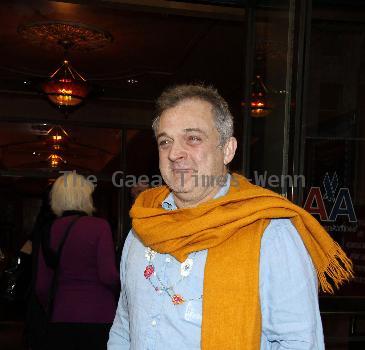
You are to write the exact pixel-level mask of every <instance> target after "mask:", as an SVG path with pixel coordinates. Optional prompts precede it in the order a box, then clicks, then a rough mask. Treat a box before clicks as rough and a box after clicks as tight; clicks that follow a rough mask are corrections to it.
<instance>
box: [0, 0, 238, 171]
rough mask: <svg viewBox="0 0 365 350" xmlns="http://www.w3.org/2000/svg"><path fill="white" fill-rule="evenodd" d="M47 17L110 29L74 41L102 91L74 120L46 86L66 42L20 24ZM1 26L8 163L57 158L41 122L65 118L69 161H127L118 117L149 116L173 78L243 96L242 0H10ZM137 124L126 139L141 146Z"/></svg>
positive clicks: (99, 164)
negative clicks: (226, 2) (93, 44)
mask: <svg viewBox="0 0 365 350" xmlns="http://www.w3.org/2000/svg"><path fill="white" fill-rule="evenodd" d="M83 3H84V4H83ZM227 18H229V19H230V20H227ZM45 22H47V23H48V22H62V23H69V24H77V25H81V26H85V27H88V28H94V29H97V30H101V31H104V32H107V33H108V34H110V36H111V38H112V40H111V42H110V43H108V44H107V45H105V46H104V47H102V48H100V49H95V50H91V51H82V50H73V49H71V50H70V52H69V58H70V61H71V63H72V65H73V66H74V68H76V69H77V70H78V71H79V72H80V73H82V74H83V75H84V76H85V77H86V79H87V80H88V81H89V83H91V84H92V85H93V86H94V91H97V94H94V96H93V98H91V99H90V100H88V101H87V102H86V104H85V105H84V106H82V107H81V108H79V109H78V110H77V111H75V112H74V113H72V114H71V115H70V116H69V118H68V120H65V119H64V115H62V114H61V113H60V112H59V111H57V110H56V109H55V108H54V107H52V106H51V105H50V103H48V102H47V100H46V98H45V97H44V96H42V95H41V94H40V93H39V91H40V89H39V87H40V82H42V81H43V80H44V79H46V78H47V77H48V76H49V75H50V73H52V72H53V71H55V69H56V68H58V67H59V66H60V64H61V62H62V60H63V49H62V48H61V47H58V46H57V45H56V46H52V45H49V44H48V43H47V41H45V42H43V43H41V44H40V43H36V44H34V43H32V42H31V41H29V40H26V39H24V37H23V36H22V35H21V34H20V28H21V27H22V26H27V25H29V24H34V23H45ZM0 33H1V34H0V48H1V52H2V53H3V54H2V55H1V56H0V104H1V106H2V108H0V122H1V121H3V122H2V123H1V124H0V169H2V170H3V171H6V170H8V169H17V170H19V171H23V172H24V171H27V170H34V169H43V170H44V169H47V167H49V164H48V162H47V158H48V157H49V155H50V145H49V142H48V141H47V136H45V135H44V134H43V135H42V132H41V129H42V127H40V126H42V125H43V124H46V125H45V126H44V129H48V130H49V129H50V128H51V127H52V125H58V124H62V125H63V127H64V128H65V129H67V130H68V132H69V134H70V137H69V138H67V140H66V143H65V146H64V147H63V151H62V156H63V158H64V159H65V160H67V163H62V168H63V169H73V168H77V169H80V170H84V171H86V172H101V171H105V169H111V168H118V166H120V144H121V141H120V140H121V139H120V132H119V128H120V126H122V125H124V126H130V127H133V128H134V127H138V128H140V127H146V126H147V125H150V121H151V118H152V116H153V114H152V109H153V101H154V99H155V98H156V96H158V95H159V94H160V93H161V91H162V90H163V89H164V88H165V87H166V86H168V85H171V84H173V83H177V82H189V81H203V82H206V83H212V84H214V85H216V86H219V87H220V90H221V91H222V92H223V93H224V94H225V95H226V96H229V98H234V96H240V95H241V89H242V81H243V76H242V75H241V73H242V72H243V58H244V10H243V9H240V8H233V7H232V8H231V7H222V6H211V5H206V4H191V3H190V4H188V3H184V2H175V1H155V0H153V1H143V0H141V1H133V2H132V1H118V0H116V1H96V2H93V3H92V4H85V2H80V3H77V2H76V3H74V2H59V1H2V2H1V4H0ZM237 73H239V74H237ZM227 77H229V79H227ZM131 82H133V83H131ZM13 121H17V122H18V123H16V124H14V123H10V122H13ZM94 126H99V128H95V127H94ZM100 126H102V128H100ZM131 133H133V132H132V131H131V132H130V133H129V134H128V135H129V136H128V135H127V136H128V137H127V141H128V144H130V146H127V147H129V148H131V147H132V148H135V149H136V147H138V144H137V141H133V140H138V143H139V144H140V143H141V136H138V135H134V136H133V137H132V136H130V135H132V134H131ZM146 142H147V141H146ZM147 143H148V144H150V143H151V140H150V139H148V142H147ZM140 157H143V155H140ZM146 157H147V158H148V155H145V158H146ZM147 158H146V159H147ZM118 162H119V163H118ZM138 171H139V172H141V171H142V169H138Z"/></svg>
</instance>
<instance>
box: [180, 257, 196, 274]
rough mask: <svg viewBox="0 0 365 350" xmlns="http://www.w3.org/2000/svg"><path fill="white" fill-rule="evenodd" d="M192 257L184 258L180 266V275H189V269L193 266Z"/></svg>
mask: <svg viewBox="0 0 365 350" xmlns="http://www.w3.org/2000/svg"><path fill="white" fill-rule="evenodd" d="M193 263H194V261H193V259H189V258H188V259H186V260H185V261H184V262H183V263H181V266H180V275H181V276H183V277H187V276H189V274H190V272H191V269H192V268H193Z"/></svg>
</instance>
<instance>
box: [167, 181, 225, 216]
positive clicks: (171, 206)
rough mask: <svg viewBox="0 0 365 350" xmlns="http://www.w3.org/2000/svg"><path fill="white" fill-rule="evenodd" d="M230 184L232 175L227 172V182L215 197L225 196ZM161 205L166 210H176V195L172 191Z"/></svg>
mask: <svg viewBox="0 0 365 350" xmlns="http://www.w3.org/2000/svg"><path fill="white" fill-rule="evenodd" d="M230 184H231V175H230V174H227V181H226V183H225V184H224V185H223V186H222V187H221V188H220V190H219V191H218V192H217V194H216V195H215V196H214V199H217V198H219V197H223V196H225V195H226V194H227V192H228V190H229V186H230ZM161 206H162V208H163V209H165V210H175V209H177V207H176V204H175V200H174V195H173V193H172V192H170V193H169V195H168V196H167V197H166V198H165V200H164V201H163V202H162V204H161Z"/></svg>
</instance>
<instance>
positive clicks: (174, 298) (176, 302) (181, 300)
mask: <svg viewBox="0 0 365 350" xmlns="http://www.w3.org/2000/svg"><path fill="white" fill-rule="evenodd" d="M171 300H172V303H173V304H174V305H180V304H183V303H185V300H184V298H183V297H182V296H181V295H179V294H174V295H173V296H172V297H171Z"/></svg>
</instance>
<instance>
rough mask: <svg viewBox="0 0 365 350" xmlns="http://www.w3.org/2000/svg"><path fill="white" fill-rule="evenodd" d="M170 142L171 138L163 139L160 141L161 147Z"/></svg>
mask: <svg viewBox="0 0 365 350" xmlns="http://www.w3.org/2000/svg"><path fill="white" fill-rule="evenodd" d="M169 143H170V142H169V140H161V141H159V142H158V145H159V146H160V147H164V146H166V145H168V144H169Z"/></svg>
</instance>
